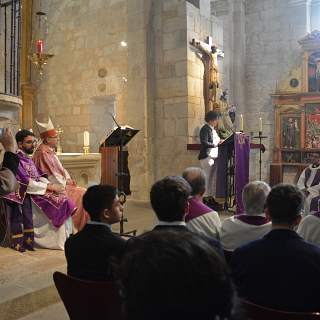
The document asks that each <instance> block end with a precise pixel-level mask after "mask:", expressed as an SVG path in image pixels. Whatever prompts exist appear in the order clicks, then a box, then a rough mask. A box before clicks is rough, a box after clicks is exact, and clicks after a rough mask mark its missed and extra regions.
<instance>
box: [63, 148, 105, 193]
mask: <svg viewBox="0 0 320 320" xmlns="http://www.w3.org/2000/svg"><path fill="white" fill-rule="evenodd" d="M58 158H59V160H60V161H61V163H62V165H63V167H64V168H65V169H66V170H67V171H68V172H69V174H70V176H71V178H72V179H74V180H76V181H77V185H78V186H79V187H83V188H86V189H87V188H88V187H90V185H93V184H99V183H100V179H101V154H100V153H89V154H84V153H62V154H60V155H58Z"/></svg>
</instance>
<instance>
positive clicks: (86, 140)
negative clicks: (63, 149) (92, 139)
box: [83, 131, 89, 147]
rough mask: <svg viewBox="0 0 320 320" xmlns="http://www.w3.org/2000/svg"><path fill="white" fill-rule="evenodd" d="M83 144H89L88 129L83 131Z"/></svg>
mask: <svg viewBox="0 0 320 320" xmlns="http://www.w3.org/2000/svg"><path fill="white" fill-rule="evenodd" d="M83 144H84V146H85V147H86V146H88V145H89V132H88V131H85V132H84V133H83Z"/></svg>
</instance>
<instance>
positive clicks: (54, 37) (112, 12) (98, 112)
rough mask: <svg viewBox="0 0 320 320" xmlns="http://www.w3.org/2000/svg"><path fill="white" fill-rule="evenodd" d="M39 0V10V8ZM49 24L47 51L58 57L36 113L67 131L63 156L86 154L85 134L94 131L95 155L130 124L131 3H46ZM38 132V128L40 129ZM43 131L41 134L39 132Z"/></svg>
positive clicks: (46, 77) (47, 74) (39, 92)
mask: <svg viewBox="0 0 320 320" xmlns="http://www.w3.org/2000/svg"><path fill="white" fill-rule="evenodd" d="M37 2H38V1H35V4H34V8H35V9H37V8H38V4H37ZM42 5H43V11H44V12H46V13H47V16H48V20H49V37H48V39H46V41H45V42H44V45H43V50H44V52H45V53H53V54H54V55H55V56H54V57H53V58H52V59H51V60H50V61H49V62H48V64H47V65H46V66H45V67H44V73H43V79H42V80H41V81H40V82H38V80H37V78H36V77H34V78H33V82H34V84H35V85H37V86H38V87H39V90H37V92H36V99H35V114H36V118H37V120H38V121H40V122H42V121H46V120H47V118H48V116H50V117H51V119H52V121H53V123H54V125H58V124H59V126H60V127H61V128H62V129H63V130H64V132H63V134H62V135H61V138H60V140H61V146H62V148H63V152H82V151H83V149H82V147H83V132H84V131H89V132H90V146H91V149H90V150H91V152H97V151H98V146H99V141H100V140H101V139H102V138H103V137H104V136H105V135H106V134H107V133H108V132H109V131H111V129H112V128H113V127H114V126H115V123H114V121H113V120H112V117H111V116H110V114H109V112H110V113H112V114H114V115H115V116H116V119H117V121H118V123H119V124H127V122H128V118H127V113H126V110H125V108H124V104H125V101H126V82H125V79H126V76H127V59H126V57H127V49H126V47H123V46H121V44H120V42H121V40H124V39H125V38H126V33H127V14H126V13H127V1H126V0H114V1H99V0H95V1H93V0H83V1H66V0H60V1H43V2H42ZM35 129H36V128H35ZM35 132H37V131H35Z"/></svg>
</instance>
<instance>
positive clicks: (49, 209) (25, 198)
mask: <svg viewBox="0 0 320 320" xmlns="http://www.w3.org/2000/svg"><path fill="white" fill-rule="evenodd" d="M18 156H19V157H20V163H19V167H18V172H17V175H16V179H17V180H18V183H19V186H20V188H19V189H18V190H17V191H15V192H12V193H10V194H9V195H7V196H5V197H4V198H5V199H7V200H10V201H6V203H7V204H8V203H9V202H11V204H10V206H9V205H7V213H8V222H9V226H10V231H11V237H12V241H13V244H14V246H15V247H16V249H17V250H20V247H22V245H23V244H22V239H23V234H24V233H23V232H22V228H21V221H20V218H19V214H18V211H17V210H19V209H18V206H17V204H21V205H22V214H23V222H25V223H27V224H28V226H27V227H26V226H24V229H25V230H28V231H29V233H31V234H32V236H31V237H29V235H28V238H30V239H26V235H24V238H25V239H24V241H25V242H24V245H25V246H27V247H28V248H31V249H32V248H33V223H32V210H31V201H33V202H34V204H35V205H36V206H37V207H38V208H39V210H40V211H41V213H42V214H44V215H45V216H46V217H47V218H48V220H49V222H50V223H52V224H53V225H54V226H55V228H57V229H58V228H59V227H61V226H62V225H63V224H64V223H65V221H66V220H67V218H68V217H69V216H70V215H71V214H72V213H74V212H75V210H76V209H77V208H76V206H75V205H74V204H73V203H72V202H71V200H70V199H69V198H68V197H67V196H66V195H65V194H54V193H51V192H50V191H49V192H50V193H47V192H46V193H45V194H44V195H34V194H27V187H28V185H29V181H30V179H33V180H35V181H37V182H39V181H40V177H45V178H46V177H47V176H46V174H45V173H44V172H43V171H42V170H41V169H40V168H39V167H37V166H36V165H35V164H34V163H33V161H32V160H31V159H30V158H29V157H25V156H24V155H22V154H21V153H18ZM30 199H31V200H30ZM14 203H15V204H16V205H14ZM19 225H20V227H19ZM25 232H26V231H25ZM30 241H32V244H30V243H28V242H30ZM20 251H22V250H20Z"/></svg>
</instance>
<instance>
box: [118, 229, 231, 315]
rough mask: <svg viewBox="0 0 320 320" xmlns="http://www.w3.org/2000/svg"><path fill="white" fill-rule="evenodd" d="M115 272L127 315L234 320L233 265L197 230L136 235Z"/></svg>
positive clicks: (164, 231) (163, 231)
mask: <svg viewBox="0 0 320 320" xmlns="http://www.w3.org/2000/svg"><path fill="white" fill-rule="evenodd" d="M130 241H132V242H131V246H130V250H129V251H128V252H127V253H126V254H125V256H124V257H123V259H122V261H121V263H120V265H119V266H118V268H117V270H116V272H115V273H116V279H117V280H118V282H119V284H120V294H121V296H122V297H123V300H124V313H125V315H124V316H125V319H129V320H135V319H136V320H144V319H153V320H157V319H159V320H160V319H161V320H162V319H184V320H186V319H187V320H188V319H192V320H194V319H202V320H206V319H212V320H214V319H221V320H222V319H231V317H232V315H233V313H234V312H235V307H236V300H237V297H236V291H235V288H234V285H233V283H232V280H231V276H230V274H229V271H228V270H229V268H227V266H226V264H225V263H224V262H223V261H222V260H221V258H220V257H219V256H218V255H217V253H216V252H215V250H214V248H213V247H212V246H210V245H209V244H208V243H206V242H205V241H203V240H202V239H201V238H199V237H198V236H197V235H196V234H193V233H191V232H190V233H189V232H188V233H185V232H177V231H174V230H161V231H154V232H149V233H146V234H144V235H142V236H139V237H136V238H133V239H132V240H130Z"/></svg>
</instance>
